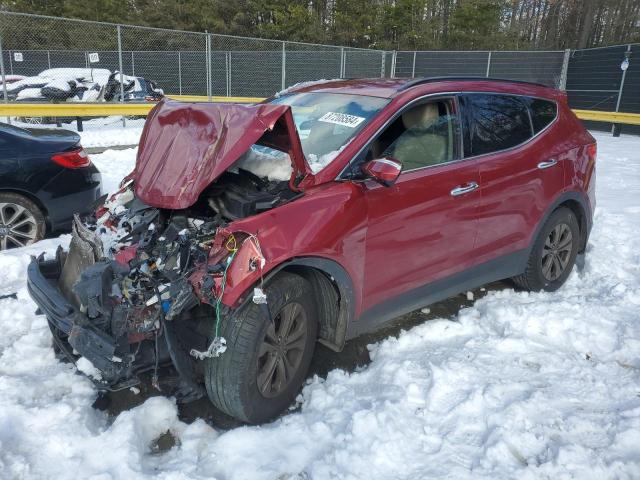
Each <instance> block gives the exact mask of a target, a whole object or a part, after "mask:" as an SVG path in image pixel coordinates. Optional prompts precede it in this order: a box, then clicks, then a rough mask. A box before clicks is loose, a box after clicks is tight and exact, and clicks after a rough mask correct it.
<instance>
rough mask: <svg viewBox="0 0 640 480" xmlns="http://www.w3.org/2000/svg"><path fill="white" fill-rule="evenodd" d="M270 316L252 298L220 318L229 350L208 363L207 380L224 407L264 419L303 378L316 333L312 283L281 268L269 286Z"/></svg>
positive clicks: (210, 392)
mask: <svg viewBox="0 0 640 480" xmlns="http://www.w3.org/2000/svg"><path fill="white" fill-rule="evenodd" d="M266 294H267V298H268V302H269V303H268V307H269V311H270V313H271V316H272V320H271V321H270V320H269V319H268V318H267V317H268V314H267V312H266V311H265V310H266V309H265V308H264V307H261V306H260V305H256V304H255V303H253V302H250V303H249V304H247V305H246V306H245V307H244V308H243V309H242V310H240V311H237V312H234V313H232V314H231V315H229V316H226V317H225V318H223V319H222V322H223V325H222V329H221V330H222V336H223V337H224V338H225V340H226V341H227V350H226V351H225V352H224V353H222V354H221V355H220V356H219V357H215V358H209V359H207V360H206V364H205V384H206V387H207V393H208V395H209V398H210V399H211V401H212V402H213V403H214V404H215V405H216V407H218V408H219V409H220V410H222V411H224V412H225V413H227V414H229V415H231V416H233V417H235V418H237V419H239V420H242V421H245V422H249V423H262V422H265V421H268V420H270V419H272V418H274V417H276V416H277V415H278V414H280V413H282V412H283V411H284V410H285V409H286V408H287V407H288V406H289V405H291V403H292V402H293V401H294V399H295V397H296V395H297V394H298V391H299V390H300V387H301V386H302V383H303V382H304V380H305V378H306V375H307V371H308V369H309V364H310V363H311V357H312V356H313V350H314V347H315V341H316V335H317V319H316V317H317V313H316V306H315V302H314V300H313V292H312V290H311V285H310V284H309V282H307V281H306V280H305V279H304V278H302V277H300V276H298V275H294V274H291V273H281V274H279V275H278V276H276V277H275V278H274V280H273V281H272V282H271V283H270V284H269V286H268V287H267V288H266Z"/></svg>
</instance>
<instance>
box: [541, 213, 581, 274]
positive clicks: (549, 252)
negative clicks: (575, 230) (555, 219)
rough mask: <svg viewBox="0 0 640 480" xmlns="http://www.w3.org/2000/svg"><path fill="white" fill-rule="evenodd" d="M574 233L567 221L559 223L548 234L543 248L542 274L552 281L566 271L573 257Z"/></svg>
mask: <svg viewBox="0 0 640 480" xmlns="http://www.w3.org/2000/svg"><path fill="white" fill-rule="evenodd" d="M572 249H573V235H572V234H571V228H570V227H569V225H567V224H566V223H559V224H558V225H556V226H555V227H553V229H552V230H551V232H549V235H548V236H547V239H546V240H545V242H544V247H543V248H542V275H544V278H545V279H547V280H548V281H550V282H553V281H554V280H557V279H558V278H560V276H561V275H562V274H563V273H564V271H565V270H566V268H567V265H568V264H569V260H570V259H571V251H572Z"/></svg>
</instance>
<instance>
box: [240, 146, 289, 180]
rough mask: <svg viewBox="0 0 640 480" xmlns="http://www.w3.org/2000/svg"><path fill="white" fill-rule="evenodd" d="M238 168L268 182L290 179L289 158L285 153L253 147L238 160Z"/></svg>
mask: <svg viewBox="0 0 640 480" xmlns="http://www.w3.org/2000/svg"><path fill="white" fill-rule="evenodd" d="M237 165H238V167H240V168H243V169H245V170H248V171H250V172H251V173H253V174H255V175H258V176H259V177H267V178H268V179H269V180H279V181H287V180H289V179H290V178H291V172H292V171H293V169H292V167H291V158H290V157H289V155H288V154H287V153H284V152H279V151H278V150H273V149H271V148H268V147H261V146H257V145H254V146H253V147H252V148H250V149H249V150H247V151H246V152H245V153H244V154H243V155H242V157H240V158H239V159H238V163H237Z"/></svg>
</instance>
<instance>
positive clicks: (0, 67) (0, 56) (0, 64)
mask: <svg viewBox="0 0 640 480" xmlns="http://www.w3.org/2000/svg"><path fill="white" fill-rule="evenodd" d="M9 58H11V57H9ZM0 74H2V90H3V91H4V103H9V99H8V98H7V82H5V78H4V51H3V50H2V35H0ZM7 123H9V124H10V123H11V119H10V118H9V117H7Z"/></svg>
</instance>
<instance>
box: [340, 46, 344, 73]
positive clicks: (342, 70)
mask: <svg viewBox="0 0 640 480" xmlns="http://www.w3.org/2000/svg"><path fill="white" fill-rule="evenodd" d="M340 78H344V47H340Z"/></svg>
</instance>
